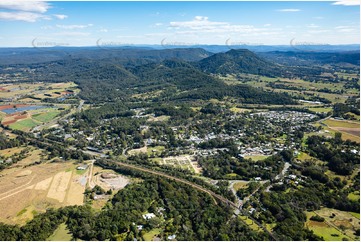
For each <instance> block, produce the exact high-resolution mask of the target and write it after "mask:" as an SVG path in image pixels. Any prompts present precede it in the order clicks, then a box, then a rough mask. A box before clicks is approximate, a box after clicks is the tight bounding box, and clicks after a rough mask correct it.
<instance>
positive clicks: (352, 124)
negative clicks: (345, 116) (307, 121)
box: [323, 119, 360, 129]
mask: <svg viewBox="0 0 361 242" xmlns="http://www.w3.org/2000/svg"><path fill="white" fill-rule="evenodd" d="M323 123H325V124H326V125H327V126H329V127H331V128H333V127H340V128H353V129H360V123H355V122H349V121H342V120H335V119H328V120H326V121H324V122H323Z"/></svg>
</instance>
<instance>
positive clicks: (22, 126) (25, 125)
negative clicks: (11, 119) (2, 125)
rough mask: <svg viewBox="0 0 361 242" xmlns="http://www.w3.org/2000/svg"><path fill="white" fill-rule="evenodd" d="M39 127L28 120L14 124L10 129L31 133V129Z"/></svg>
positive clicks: (36, 123) (34, 122)
mask: <svg viewBox="0 0 361 242" xmlns="http://www.w3.org/2000/svg"><path fill="white" fill-rule="evenodd" d="M37 125H39V123H38V122H36V121H34V120H32V119H30V118H28V119H23V120H20V121H17V122H15V123H12V124H10V125H9V127H10V128H11V129H15V130H21V131H29V130H30V129H32V128H34V127H35V126H37Z"/></svg>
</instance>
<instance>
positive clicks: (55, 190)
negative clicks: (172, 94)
mask: <svg viewBox="0 0 361 242" xmlns="http://www.w3.org/2000/svg"><path fill="white" fill-rule="evenodd" d="M70 178H71V172H60V173H58V174H56V175H55V176H54V178H53V182H52V183H51V186H50V189H49V192H48V195H47V197H48V198H53V199H56V200H58V201H59V202H63V201H64V199H65V195H66V190H67V188H68V185H69V182H70Z"/></svg>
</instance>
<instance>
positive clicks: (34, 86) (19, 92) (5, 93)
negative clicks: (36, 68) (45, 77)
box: [0, 82, 79, 102]
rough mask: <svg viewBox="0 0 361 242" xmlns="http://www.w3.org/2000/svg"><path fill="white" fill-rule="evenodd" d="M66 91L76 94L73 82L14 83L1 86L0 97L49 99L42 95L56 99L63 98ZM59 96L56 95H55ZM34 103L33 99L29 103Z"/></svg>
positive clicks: (75, 86) (76, 90)
mask: <svg viewBox="0 0 361 242" xmlns="http://www.w3.org/2000/svg"><path fill="white" fill-rule="evenodd" d="M66 90H72V91H74V93H78V92H79V89H78V88H77V85H76V84H75V83H74V82H66V83H65V82H64V83H16V84H4V85H2V86H1V89H0V95H1V97H3V98H15V99H18V100H22V101H25V99H23V98H26V96H28V95H31V96H34V97H38V98H49V96H45V95H44V94H49V95H51V97H50V98H56V97H61V96H64V95H66V94H68V93H66ZM56 92H57V93H60V94H57V93H56ZM34 101H35V102H36V101H37V100H35V99H33V100H32V101H31V102H34Z"/></svg>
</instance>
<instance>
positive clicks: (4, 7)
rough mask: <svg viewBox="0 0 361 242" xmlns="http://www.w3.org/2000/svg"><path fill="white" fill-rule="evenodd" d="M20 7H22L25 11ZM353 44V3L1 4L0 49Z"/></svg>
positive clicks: (6, 0) (356, 11)
mask: <svg viewBox="0 0 361 242" xmlns="http://www.w3.org/2000/svg"><path fill="white" fill-rule="evenodd" d="M24 2H25V3H24ZM291 40H292V41H293V43H304V44H359V43H360V6H359V1H357V0H356V1H354V0H341V1H332V2H331V1H330V2H328V1H326V2H325V1H322V2H291V1H282V2H71V1H67V2H59V1H46V2H43V1H14V0H1V1H0V46H1V47H15V46H28V47H31V46H37V47H51V46H54V45H60V46H96V45H98V46H112V45H131V44H163V45H192V44H220V45H224V44H231V45H236V44H247V45H277V44H283V45H288V44H290V41H291Z"/></svg>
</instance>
